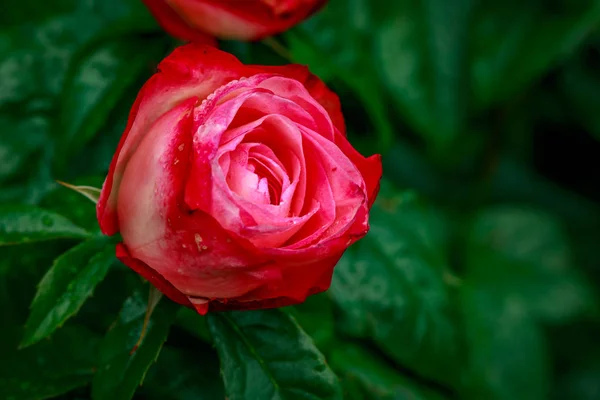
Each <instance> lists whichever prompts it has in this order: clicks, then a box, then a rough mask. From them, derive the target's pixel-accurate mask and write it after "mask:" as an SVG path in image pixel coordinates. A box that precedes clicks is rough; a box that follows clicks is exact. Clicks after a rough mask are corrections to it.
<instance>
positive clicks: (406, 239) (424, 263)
mask: <svg viewBox="0 0 600 400" xmlns="http://www.w3.org/2000/svg"><path fill="white" fill-rule="evenodd" d="M370 225H371V230H370V232H369V233H368V234H367V236H366V237H365V238H363V239H362V240H360V241H359V242H358V243H356V244H355V245H353V246H352V247H351V248H350V249H348V251H347V252H346V254H345V255H344V257H342V260H341V261H340V262H339V264H338V265H337V267H336V268H335V273H334V276H333V282H332V285H331V289H330V293H331V296H332V298H333V300H334V303H335V304H336V305H337V309H338V310H339V315H340V319H339V325H338V326H339V327H340V329H341V330H342V331H343V332H344V333H346V334H348V335H350V336H352V337H357V338H363V339H369V340H372V341H374V342H375V343H376V344H377V346H378V347H380V348H381V349H382V350H384V351H385V352H387V353H388V354H389V355H390V356H391V357H392V358H393V359H394V360H396V362H398V363H399V364H400V365H402V366H403V367H405V368H409V369H411V370H413V371H415V372H416V373H418V374H420V375H421V376H423V377H426V378H429V379H432V380H435V381H437V382H442V383H445V384H446V385H454V384H456V382H457V379H458V374H459V373H460V368H459V367H457V365H461V360H462V357H461V355H460V354H461V353H460V352H461V341H460V336H459V332H458V327H457V326H456V318H455V317H456V314H457V310H456V307H455V304H454V303H453V301H452V298H451V296H450V292H449V287H448V286H447V283H454V280H453V279H452V275H451V274H449V271H448V265H447V260H446V258H447V256H446V250H445V248H446V247H447V243H446V240H447V239H446V237H445V233H444V232H445V224H444V220H443V219H442V218H441V217H440V215H439V213H437V212H436V211H434V210H432V209H430V208H428V207H426V206H425V205H423V204H420V202H419V201H418V200H417V199H416V198H415V196H414V195H412V194H410V193H408V194H404V195H400V194H398V193H397V192H395V191H394V189H393V188H392V187H391V186H390V185H389V184H387V183H386V182H383V185H382V190H381V193H380V195H379V198H378V200H377V202H376V203H375V205H374V207H373V208H372V210H371V217H370Z"/></svg>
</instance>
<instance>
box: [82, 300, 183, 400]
mask: <svg viewBox="0 0 600 400" xmlns="http://www.w3.org/2000/svg"><path fill="white" fill-rule="evenodd" d="M147 305H148V301H147V299H146V296H142V295H141V294H139V293H136V294H135V295H133V296H132V297H130V298H129V299H127V300H126V301H125V304H124V306H123V309H122V310H121V313H120V315H119V318H118V320H117V321H116V323H115V325H114V326H113V327H112V329H111V330H110V331H108V333H107V334H106V336H105V337H104V339H103V340H102V343H101V345H100V351H99V359H98V364H99V365H98V371H97V372H96V375H94V380H93V381H92V398H94V399H95V400H104V399H107V400H125V399H131V398H132V397H133V394H134V393H135V390H136V388H137V387H138V386H139V385H141V384H142V382H143V380H144V376H145V375H146V372H147V371H148V368H150V366H151V365H152V363H154V362H155V361H156V359H157V357H158V355H159V353H160V349H161V348H162V345H163V343H164V342H165V340H166V339H167V335H168V334H169V329H170V328H171V324H172V323H173V321H174V319H175V315H176V314H177V309H178V307H179V306H178V305H177V304H175V303H173V302H171V301H169V300H167V299H165V300H163V301H161V302H160V303H159V304H158V305H157V306H156V308H155V309H154V312H153V313H152V317H151V318H150V321H149V322H148V328H147V329H148V330H147V331H146V334H145V336H144V339H143V341H142V342H141V344H140V345H139V347H137V349H136V348H135V346H136V345H137V342H138V340H139V337H140V334H141V332H142V327H143V325H144V317H145V315H146V307H147ZM133 350H135V351H133Z"/></svg>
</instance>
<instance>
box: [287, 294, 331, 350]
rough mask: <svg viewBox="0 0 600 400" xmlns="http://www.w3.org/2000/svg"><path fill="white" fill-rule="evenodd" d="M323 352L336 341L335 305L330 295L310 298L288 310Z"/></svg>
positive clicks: (318, 295)
mask: <svg viewBox="0 0 600 400" xmlns="http://www.w3.org/2000/svg"><path fill="white" fill-rule="evenodd" d="M288 310H289V311H290V313H291V314H292V315H293V316H294V318H295V319H296V320H297V321H298V323H299V324H300V326H301V327H302V329H303V330H304V331H305V332H306V333H308V335H309V336H310V337H311V338H312V339H313V341H314V342H315V345H316V346H317V347H318V348H319V350H321V351H323V352H324V351H326V350H327V349H328V348H329V347H330V345H331V344H333V342H334V341H335V335H334V317H333V303H332V301H331V298H330V297H329V295H328V293H320V294H317V295H314V296H309V297H308V298H307V299H306V301H304V303H301V304H298V305H295V306H293V307H290V308H289V309H288Z"/></svg>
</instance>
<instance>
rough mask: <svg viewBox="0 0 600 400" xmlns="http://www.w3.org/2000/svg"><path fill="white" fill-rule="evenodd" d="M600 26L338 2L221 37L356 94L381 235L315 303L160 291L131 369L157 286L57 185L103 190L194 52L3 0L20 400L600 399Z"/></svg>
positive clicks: (1, 64) (3, 376) (4, 196)
mask: <svg viewBox="0 0 600 400" xmlns="http://www.w3.org/2000/svg"><path fill="white" fill-rule="evenodd" d="M599 27H600V1H592V0H508V1H488V0H396V1H389V0H331V1H330V2H329V5H328V6H327V7H326V8H325V9H324V10H322V11H321V12H319V13H318V14H317V15H316V16H314V17H313V18H312V19H310V20H308V21H306V22H305V23H303V24H302V25H300V26H298V27H296V28H294V29H292V30H291V31H289V32H286V33H284V34H282V35H281V36H279V37H277V38H275V40H276V41H277V43H276V44H273V42H272V41H264V42H260V43H253V44H247V43H241V42H223V43H221V47H222V48H224V49H226V50H228V51H231V52H233V53H234V54H236V55H237V56H238V57H239V58H240V59H241V60H243V61H244V62H247V63H261V64H282V63H287V62H289V61H288V60H286V58H287V59H291V60H293V61H294V62H298V63H303V64H307V65H309V66H310V68H311V70H312V71H313V72H314V73H316V74H317V75H319V76H320V77H321V78H322V79H323V80H325V81H326V82H327V83H328V84H329V85H330V86H331V87H332V88H333V89H334V90H335V91H336V92H337V93H338V94H339V95H340V97H341V100H342V105H343V109H344V112H345V116H346V122H347V125H348V131H349V135H350V138H351V141H352V143H353V144H354V145H355V146H356V147H357V148H359V149H360V150H361V151H362V152H363V153H365V154H370V153H373V152H379V153H382V154H383V160H384V171H385V172H384V181H383V183H382V189H381V193H380V196H379V199H378V201H377V203H376V205H375V206H374V208H373V211H372V217H371V226H372V227H371V232H370V233H369V235H368V236H367V237H366V238H365V239H363V240H362V241H360V242H359V243H357V244H356V245H354V246H353V247H352V248H351V249H350V250H348V252H347V254H346V255H345V256H344V258H343V259H342V261H341V262H340V263H339V265H338V266H337V268H336V272H335V275H334V279H333V284H332V287H331V289H330V290H329V291H328V292H327V293H325V294H321V295H317V296H314V297H312V298H310V299H309V300H308V301H307V302H306V303H305V304H303V305H300V306H297V307H291V308H286V309H283V310H282V311H277V310H275V311H256V312H247V313H225V314H217V315H215V316H211V317H209V318H203V317H200V316H197V315H195V314H194V313H193V312H192V311H190V310H187V309H182V308H181V307H178V306H176V305H174V304H172V303H170V302H168V301H162V302H161V303H159V305H158V306H157V308H156V310H155V313H154V315H153V318H152V320H151V324H150V328H149V331H148V333H147V335H146V338H145V340H144V342H143V345H142V346H141V347H140V348H139V349H138V351H137V352H136V353H135V354H134V356H133V357H131V356H130V355H129V351H130V350H131V348H132V346H133V344H135V342H136V340H137V337H138V334H139V331H140V327H141V321H142V319H143V314H144V310H145V302H146V296H147V294H146V292H147V290H148V289H147V287H146V286H145V285H143V284H142V282H141V280H140V279H139V278H138V277H137V276H136V275H135V274H134V273H133V272H131V271H130V270H129V269H128V268H126V267H125V266H123V265H121V264H119V263H118V262H116V261H115V260H114V257H113V256H112V251H113V250H112V246H114V241H112V240H109V239H102V238H100V237H98V228H97V224H96V222H95V216H94V206H93V204H92V203H91V202H90V201H89V200H87V199H85V198H84V197H82V196H80V195H78V194H76V193H74V192H71V191H69V190H67V189H65V188H62V187H60V186H59V185H57V184H56V183H55V182H54V180H55V179H59V180H63V181H67V182H70V183H74V184H83V185H92V186H97V187H99V186H100V185H101V183H102V181H103V178H104V175H105V174H106V171H107V168H108V164H109V162H110V159H111V157H112V154H113V151H114V149H115V148H116V144H117V142H118V139H119V137H120V134H121V133H122V131H123V128H124V124H125V121H126V118H127V114H128V112H129V108H130V106H131V104H132V102H133V99H134V97H135V95H136V93H137V91H138V90H139V88H140V87H141V85H142V84H143V82H144V81H145V80H146V79H147V78H148V77H149V76H150V75H151V74H152V73H153V71H155V68H156V64H157V62H158V61H160V59H161V58H163V57H164V56H165V55H166V54H167V53H168V52H169V51H170V50H172V49H173V48H174V47H175V46H176V45H177V44H178V43H177V42H176V41H175V40H173V39H171V38H169V37H168V36H167V35H166V34H165V33H163V32H162V31H161V30H160V28H159V27H158V26H157V25H156V23H155V22H154V21H153V19H152V18H151V16H150V15H149V14H148V12H147V11H146V9H145V8H144V6H143V5H142V4H141V2H139V1H138V0H85V1H84V0H48V1H41V0H5V1H4V2H3V3H2V10H1V12H0V310H2V316H1V321H2V322H1V324H2V325H1V329H0V398H2V399H15V400H16V399H19V400H20V399H44V398H54V397H56V398H64V399H87V398H90V397H93V398H94V399H111V400H117V399H123V398H125V399H126V398H130V397H131V396H132V395H133V392H134V391H135V398H140V399H143V398H147V399H161V400H162V399H223V398H224V397H225V396H227V398H229V399H230V400H236V399H248V400H262V399H286V400H287V399H339V398H340V396H343V397H344V398H347V399H353V400H354V399H356V400H358V399H373V400H375V399H386V400H391V399H427V400H428V399H467V400H470V399H477V400H478V399H486V400H487V399H500V400H504V399H506V400H519V399H525V400H537V399H581V400H592V399H600V341H599V340H598V338H599V337H600V324H599V323H600V313H599V307H598V283H599V282H600V252H599V251H598V249H599V248H600V172H598V171H600V167H599V166H598V164H599V160H600V72H599V71H600V31H599V30H598V28H599ZM14 243H19V244H18V245H11V244H14ZM67 250H69V252H68V253H66V254H65V255H63V256H61V254H62V253H63V252H65V251H67ZM59 256H60V257H59ZM57 257H59V258H58V259H57ZM55 260H56V261H55ZM51 267H52V270H51V272H49V273H48V274H46V273H47V271H49V270H50V268H51ZM44 275H46V276H45V277H44ZM42 277H44V280H43V281H42V282H41V283H40V284H39V287H38V286H37V285H38V282H40V280H41V279H42ZM104 277H105V279H104V280H102V279H103V278H104ZM100 281H101V282H100ZM36 292H37V293H38V295H37V297H36V299H35V301H33V298H34V295H35V294H36ZM92 293H93V295H92ZM86 300H87V301H86ZM32 302H33V304H32ZM30 305H31V310H30ZM69 317H71V318H69ZM67 319H68V320H67ZM299 326H301V327H302V329H303V330H304V331H305V332H306V333H304V332H303V331H302V329H301V328H300V327H299ZM59 327H60V328H59ZM57 328H58V329H57ZM169 328H170V332H169ZM107 332H108V333H107ZM168 332H169V333H168ZM167 333H168V338H167V339H166V343H165V345H164V347H163V349H162V352H160V355H159V356H158V360H157V362H156V363H155V364H153V360H154V358H155V357H156V356H157V354H158V352H159V350H160V346H161V343H162V342H163V340H164V339H165V338H166V337H167ZM308 335H310V337H311V338H312V339H311V338H310V337H309V336H308ZM47 336H49V337H47ZM19 345H20V346H21V349H20V350H19V349H18V347H19ZM317 348H318V350H317ZM323 357H325V359H326V360H327V361H325V360H324V359H323ZM219 360H220V361H219ZM148 367H149V370H148V372H147V374H146V376H145V379H144V383H143V385H142V386H141V387H140V388H138V389H137V390H136V388H137V387H138V384H139V382H140V381H141V379H142V377H143V375H144V373H145V372H146V369H148ZM332 371H333V372H332ZM334 373H335V374H336V375H337V377H338V378H339V381H338V378H336V376H334ZM222 382H224V384H223V383H222ZM224 385H225V387H224ZM340 393H343V394H340Z"/></svg>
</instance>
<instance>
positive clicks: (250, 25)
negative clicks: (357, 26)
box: [143, 0, 326, 42]
mask: <svg viewBox="0 0 600 400" xmlns="http://www.w3.org/2000/svg"><path fill="white" fill-rule="evenodd" d="M143 1H144V3H145V4H146V6H147V7H148V9H149V10H150V12H151V13H152V14H153V15H154V17H155V18H156V19H157V20H158V22H159V23H160V25H161V26H162V27H163V28H164V29H165V30H166V31H167V32H168V33H170V34H171V35H173V36H175V37H178V38H180V39H183V40H191V41H201V42H206V37H207V36H208V37H210V36H214V37H218V38H221V39H239V40H256V39H261V38H263V37H265V36H270V35H274V34H277V33H280V32H283V31H285V30H287V29H289V28H291V27H292V26H294V25H296V24H298V23H299V22H301V21H303V20H304V19H305V18H307V17H309V16H310V15H311V14H312V13H314V12H315V11H317V10H318V9H319V8H321V7H322V6H323V4H325V2H326V0H143Z"/></svg>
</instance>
